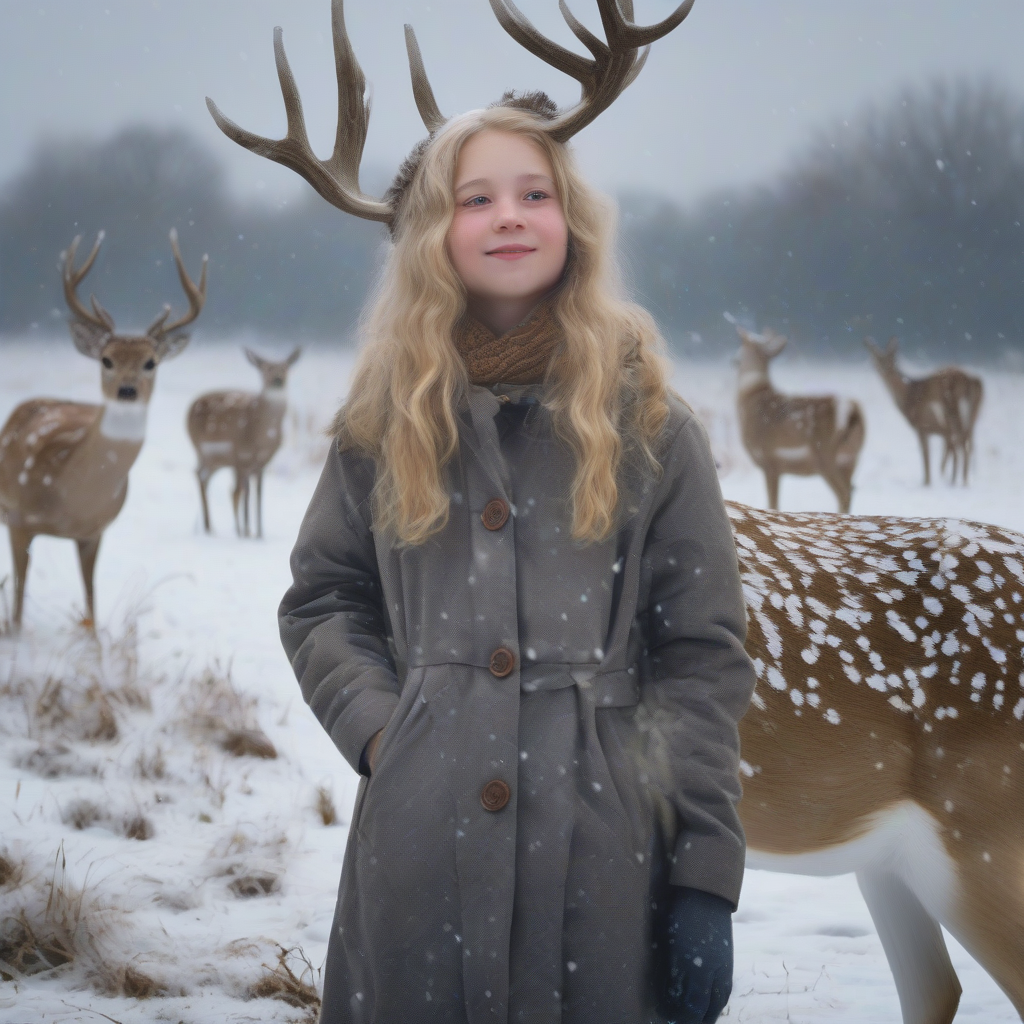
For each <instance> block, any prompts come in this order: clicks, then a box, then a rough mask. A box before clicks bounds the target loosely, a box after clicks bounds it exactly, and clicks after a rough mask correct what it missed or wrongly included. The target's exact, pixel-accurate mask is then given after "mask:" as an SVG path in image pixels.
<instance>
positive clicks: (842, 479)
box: [736, 325, 865, 512]
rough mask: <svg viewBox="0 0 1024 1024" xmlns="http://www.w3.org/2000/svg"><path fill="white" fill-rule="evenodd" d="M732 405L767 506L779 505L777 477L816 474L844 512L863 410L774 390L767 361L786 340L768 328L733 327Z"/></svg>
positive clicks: (861, 441) (861, 435) (861, 439)
mask: <svg viewBox="0 0 1024 1024" xmlns="http://www.w3.org/2000/svg"><path fill="white" fill-rule="evenodd" d="M736 331H737V333H738V334H739V337H740V342H741V345H740V351H739V355H738V367H739V376H738V384H737V393H736V406H737V410H738V413H739V421H740V435H741V437H742V438H743V445H744V447H745V448H746V449H747V452H748V453H749V454H750V457H751V459H753V460H754V463H755V465H757V466H758V467H759V468H760V469H761V470H762V471H763V472H764V476H765V481H766V483H767V486H768V505H769V507H771V508H773V509H777V508H778V507H779V477H780V476H782V474H783V473H792V474H795V475H796V476H821V477H823V478H824V480H825V482H826V483H827V484H828V485H829V487H830V488H831V489H832V491H833V492H834V493H835V496H836V499H837V500H838V502H839V511H840V512H849V511H850V501H851V499H852V497H853V482H852V481H853V473H854V470H855V469H856V467H857V457H858V456H859V454H860V449H861V447H862V445H863V444H864V431H865V424H864V414H863V413H862V412H861V408H860V406H859V405H858V404H857V402H855V401H853V400H852V399H847V400H843V399H839V398H836V397H835V396H833V395H821V396H794V395H785V394H783V393H782V392H780V391H776V390H775V388H774V387H773V386H772V382H771V379H770V377H769V375H768V364H769V363H770V362H771V360H773V359H774V358H775V357H776V356H777V355H778V354H779V353H780V352H781V351H782V350H783V349H784V348H785V347H786V343H787V339H786V338H785V337H783V336H782V335H778V334H775V333H774V332H773V331H766V332H765V333H764V334H754V333H753V332H752V331H748V330H745V329H744V328H742V327H740V326H739V325H737V326H736Z"/></svg>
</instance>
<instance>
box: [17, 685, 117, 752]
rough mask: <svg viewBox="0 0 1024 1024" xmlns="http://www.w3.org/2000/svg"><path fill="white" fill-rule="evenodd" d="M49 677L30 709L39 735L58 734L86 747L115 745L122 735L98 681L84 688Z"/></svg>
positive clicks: (109, 701)
mask: <svg viewBox="0 0 1024 1024" xmlns="http://www.w3.org/2000/svg"><path fill="white" fill-rule="evenodd" d="M77 683H78V681H77V680H75V682H74V683H69V682H66V681H65V680H64V679H60V678H57V677H54V676H50V677H49V678H48V679H47V680H46V682H45V683H44V684H43V688H42V690H41V691H40V693H39V696H38V697H36V699H35V704H34V707H33V708H32V709H31V714H32V719H33V724H34V726H35V729H36V730H37V731H39V732H50V733H57V734H59V735H60V736H62V737H65V738H68V739H76V740H85V741H86V742H87V743H113V742H114V741H115V740H116V739H117V738H118V735H119V732H120V730H119V729H118V727H117V716H116V715H115V714H114V707H113V704H112V702H111V699H110V696H109V694H107V693H106V692H105V691H104V690H103V688H102V687H101V686H100V684H99V683H98V682H97V681H96V680H92V681H91V682H90V683H89V684H88V685H87V686H85V687H84V688H82V687H81V686H80V685H76V684H77Z"/></svg>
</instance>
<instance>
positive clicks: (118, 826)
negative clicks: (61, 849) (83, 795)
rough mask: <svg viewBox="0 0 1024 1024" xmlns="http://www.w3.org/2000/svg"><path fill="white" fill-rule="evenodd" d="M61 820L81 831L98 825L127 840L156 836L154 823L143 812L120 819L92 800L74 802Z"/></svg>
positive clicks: (132, 813)
mask: <svg viewBox="0 0 1024 1024" xmlns="http://www.w3.org/2000/svg"><path fill="white" fill-rule="evenodd" d="M61 820H62V821H63V822H64V824H65V825H70V826H71V827H72V828H75V829H78V830H79V831H81V830H82V829H87V828H92V827H93V826H94V825H98V826H99V827H100V828H105V829H107V830H109V831H111V832H120V833H121V834H122V835H123V836H124V837H125V838H126V839H141V840H145V839H152V838H153V836H154V835H155V834H156V831H155V830H154V828H153V823H152V822H151V821H150V820H149V818H147V817H146V816H145V815H144V814H143V813H142V812H141V811H132V812H130V813H128V814H125V815H122V816H121V817H120V818H119V817H117V816H116V815H114V814H112V813H111V812H110V811H109V810H108V809H106V808H103V807H100V806H99V805H98V804H96V803H93V801H92V800H72V802H71V803H69V804H68V805H67V807H65V808H64V812H63V814H61Z"/></svg>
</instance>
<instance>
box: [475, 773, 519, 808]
mask: <svg viewBox="0 0 1024 1024" xmlns="http://www.w3.org/2000/svg"><path fill="white" fill-rule="evenodd" d="M511 798H512V790H510V789H509V788H508V784H507V783H505V782H502V781H501V779H493V780H492V781H491V782H488V783H487V785H486V786H484V791H483V792H482V793H481V794H480V803H482V804H483V805H484V810H485V811H500V810H501V809H502V807H504V806H505V804H507V803H508V802H509V800H510V799H511Z"/></svg>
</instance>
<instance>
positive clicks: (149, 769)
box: [133, 744, 167, 781]
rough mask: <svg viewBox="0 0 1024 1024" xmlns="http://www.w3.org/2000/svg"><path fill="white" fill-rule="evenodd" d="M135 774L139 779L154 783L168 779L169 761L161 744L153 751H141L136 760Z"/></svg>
mask: <svg viewBox="0 0 1024 1024" xmlns="http://www.w3.org/2000/svg"><path fill="white" fill-rule="evenodd" d="M133 772H134V774H135V777H136V778H137V779H147V780H149V781H153V780H156V779H164V778H166V777H167V759H166V758H165V757H164V750H163V747H161V746H160V745H159V744H157V746H156V747H154V748H153V750H141V751H139V756H138V757H136V758H135V764H134V765H133Z"/></svg>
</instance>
